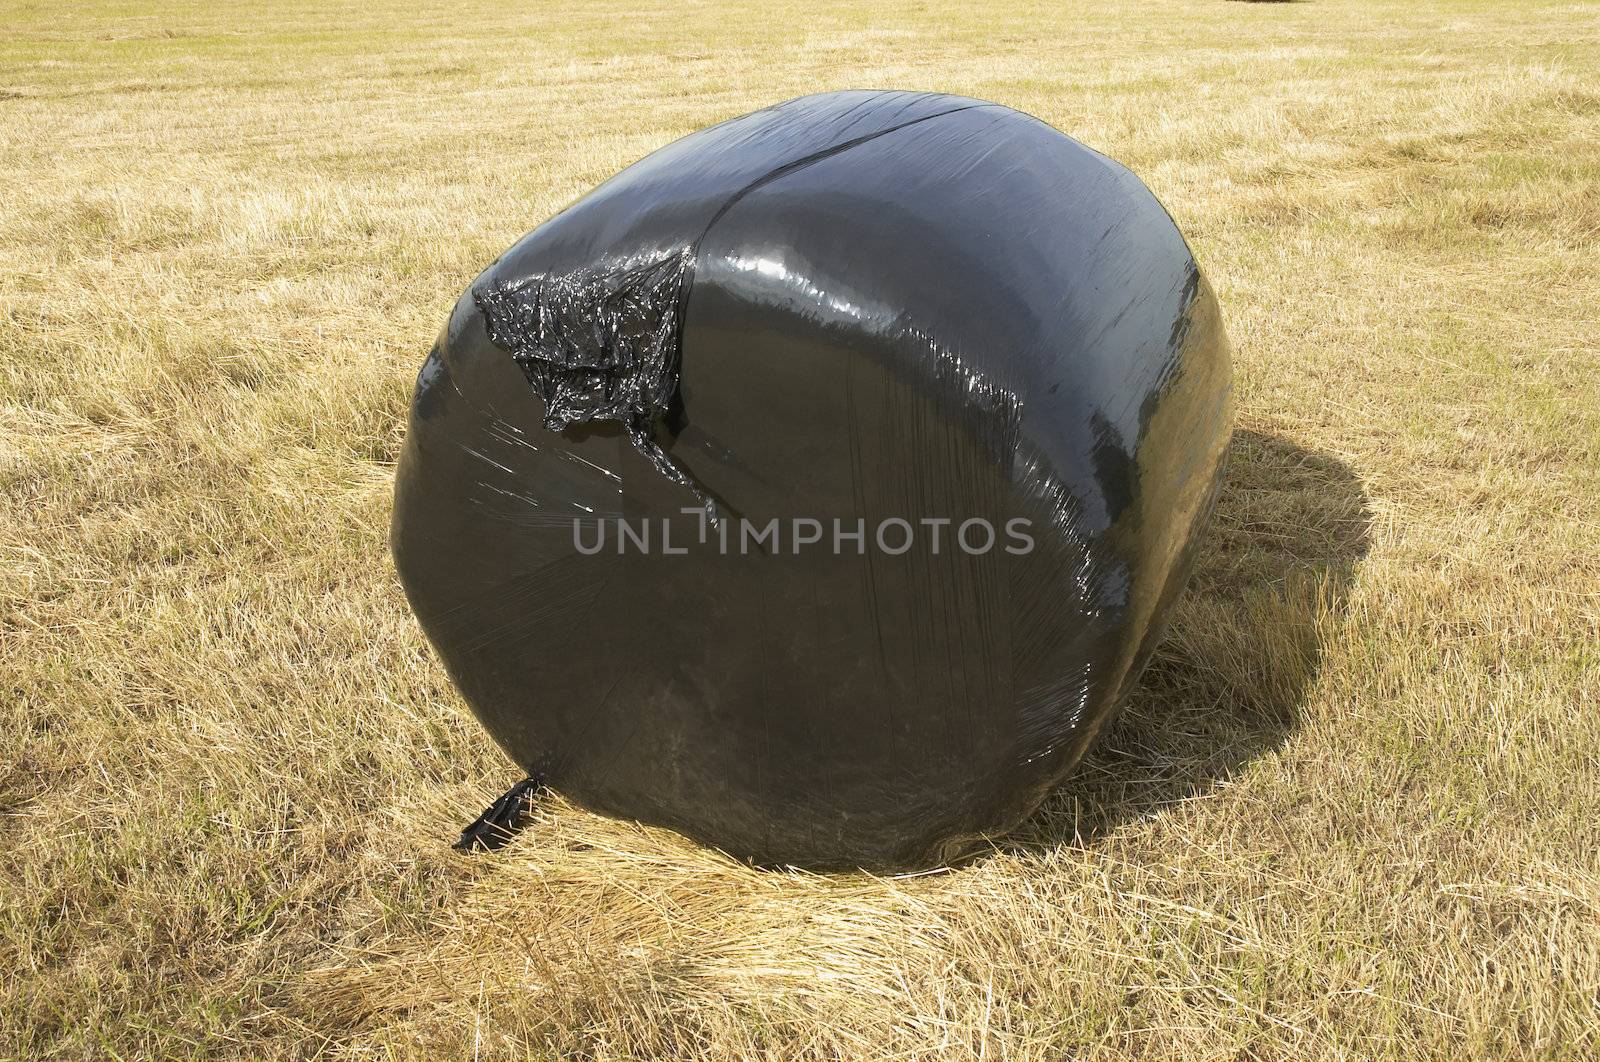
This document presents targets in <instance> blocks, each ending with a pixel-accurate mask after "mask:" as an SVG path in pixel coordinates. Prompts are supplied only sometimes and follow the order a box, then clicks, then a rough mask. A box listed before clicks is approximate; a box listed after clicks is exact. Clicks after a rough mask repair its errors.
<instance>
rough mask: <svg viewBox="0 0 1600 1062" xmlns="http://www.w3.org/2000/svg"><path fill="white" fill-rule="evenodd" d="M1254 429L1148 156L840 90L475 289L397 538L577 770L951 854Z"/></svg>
mask: <svg viewBox="0 0 1600 1062" xmlns="http://www.w3.org/2000/svg"><path fill="white" fill-rule="evenodd" d="M1230 424H1231V399H1230V383H1229V368H1228V350H1227V341H1226V339H1225V337H1224V334H1223V329H1222V325H1221V322H1220V320H1219V317H1218V312H1217V306H1216V302H1215V300H1214V298H1213V297H1212V294H1211V292H1210V289H1209V288H1208V286H1207V285H1206V283H1205V281H1204V279H1203V278H1202V277H1201V274H1200V271H1199V269H1198V267H1197V266H1196V264H1195V262H1194V259H1193V257H1192V255H1191V254H1190V252H1189V249H1188V247H1187V246H1186V245H1185V243H1184V241H1183V238H1182V237H1181V235H1180V234H1179V232H1178V230H1177V228H1176V227H1175V226H1174V224H1173V223H1172V220H1171V219H1170V218H1169V217H1168V216H1167V214H1166V212H1165V211H1164V210H1163V209H1162V208H1161V206H1160V204H1159V203H1157V202H1156V200H1155V198H1154V197H1153V196H1152V195H1151V194H1150V193H1149V191H1148V190H1146V189H1145V187H1144V186H1143V185H1142V184H1141V183H1140V182H1139V180H1138V179H1137V178H1135V177H1134V176H1133V175H1132V174H1131V173H1129V172H1128V171H1127V170H1126V169H1124V168H1123V167H1121V166H1120V165H1118V164H1117V163H1115V162H1112V161H1111V160H1109V159H1107V158H1105V157H1104V156H1101V155H1099V154H1097V153H1095V152H1093V151H1091V150H1089V149H1087V148H1085V147H1083V146H1082V145H1080V144H1078V143H1077V142H1076V141H1074V140H1072V139H1070V138H1069V137H1067V136H1065V135H1063V134H1062V133H1060V132H1058V131H1056V130H1055V129H1052V128H1051V127H1049V126H1047V125H1045V124H1044V123H1042V122H1040V121H1038V120H1036V119H1034V118H1031V117H1028V116H1026V115H1023V114H1020V113H1018V112H1016V111H1013V110H1010V109H1008V108H1006V107H1002V106H999V105H997V104H992V103H983V102H981V101H977V100H970V99H963V98H959V97H950V96H938V95H927V94H917V93H897V92H880V93H872V92H843V93H832V94H828V95H821V96H810V97H805V98H802V99H798V100H793V101H790V102H788V103H785V104H782V105H780V106H777V107H773V108H770V109H768V110H764V111H760V112H757V113H755V114H751V115H747V116H745V117H742V118H737V119H734V120H732V121H729V122H725V123H723V124H721V125H718V126H715V127H713V128H710V129H707V130H704V131H702V132H699V133H696V134H693V135H691V136H688V137H685V138H684V139H682V140H680V141H677V142H676V143H673V144H670V145H668V146H667V147H665V148H662V149H661V150H660V151H657V152H656V153H654V154H652V155H650V156H649V157H648V158H646V159H644V160H642V161H641V162H639V163H637V164H635V165H633V166H631V167H629V168H628V169H626V170H624V171H623V172H622V173H620V174H618V175H617V176H616V177H614V178H612V179H611V180H609V181H607V182H606V183H604V184H602V185H601V186H600V187H598V188H596V189H595V190H594V191H593V192H592V193H590V194H589V195H588V196H586V197H585V198H584V199H582V200H580V201H579V202H578V203H576V204H574V205H573V206H571V207H570V208H568V209H567V210H566V211H564V212H563V213H561V214H560V215H558V216H556V217H554V218H552V219H551V220H550V221H548V222H546V223H545V224H544V225H542V226H540V227H539V228H538V229H536V230H535V231H534V232H532V233H531V234H529V235H528V236H527V237H525V238H524V239H522V240H521V241H520V242H519V243H517V244H516V245H515V246H514V247H513V248H512V249H511V250H510V251H508V252H507V253H506V254H505V255H504V256H503V257H502V258H501V259H500V260H499V261H498V262H496V263H495V264H494V265H493V266H491V267H490V268H489V269H488V270H487V271H486V272H485V273H484V274H483V275H482V276H481V277H479V278H478V279H477V280H476V281H475V282H474V283H473V284H472V285H471V287H470V288H469V290H468V291H467V292H466V293H465V294H464V295H463V296H462V298H461V300H460V302H459V303H458V304H457V306H456V308H455V311H454V313H453V314H452V315H451V317H450V320H449V323H448V325H447V326H446V328H445V330H444V332H443V334H442V335H441V336H440V338H439V340H438V342H437V344H436V346H435V347H434V350H433V352H432V353H431V354H430V355H429V357H428V359H427V361H426V363H425V364H424V366H423V369H422V372H421V374H420V376H419V377H418V381H417V391H416V396H415V401H414V405H413V408H412V417H411V429H410V433H409V435H408V438H407V442H406V446H405V449H404V453H403V455H402V458H401V462H400V468H399V473H398V477H397V483H396V505H395V516H394V528H393V545H394V554H395V559H396V563H397V565H398V568H399V571H400V574H401V577H402V580H403V582H404V584H405V587H406V591H407V594H408V596H409V598H410V601H411V603H412V606H413V608H414V609H415V611H416V613H417V615H418V617H419V619H420V620H421V622H422V625H423V627H424V629H425V630H426V632H427V634H428V636H429V638H430V640H431V641H432V643H433V644H434V646H435V647H436V648H437V650H438V651H439V653H440V655H441V657H442V658H443V660H444V662H445V665H446V667H447V668H448V670H449V672H450V674H451V676H452V677H453V679H454V680H455V682H456V683H457V685H458V686H459V687H460V689H461V691H462V692H463V694H464V695H465V697H466V699H467V700H468V702H469V703H470V704H471V705H472V707H473V709H474V711H475V712H476V713H477V714H478V716H479V718H480V719H481V720H482V721H483V723H484V725H485V726H486V727H487V728H488V730H489V731H490V733H491V734H493V735H494V737H495V738H496V739H497V740H498V741H499V743H500V744H501V745H502V746H503V747H504V748H505V749H506V751H507V752H508V753H509V754H510V755H511V756H512V757H513V758H514V759H515V760H516V761H517V762H518V763H519V764H520V765H521V766H522V767H523V768H524V769H526V770H528V771H529V772H530V773H534V774H537V775H538V776H540V777H542V778H544V779H546V780H547V781H548V783H549V784H550V785H551V786H552V787H553V788H555V789H557V790H560V791H562V792H563V793H565V794H566V795H568V796H569V797H571V798H573V799H575V800H577V801H578V802H580V803H582V804H584V805H586V806H588V807H591V808H593V809H595V810H598V811H602V812H607V813H610V814H615V815H620V816H625V817H630V818H636V819H640V820H643V821H646V822H651V823H656V824H661V825H666V826H670V827H673V828H675V829H678V830H681V831H682V832H684V833H686V834H689V835H690V836H693V837H695V838H697V839H699V840H701V841H703V842H706V843H709V844H712V845H716V846H718V847H720V848H722V849H724V850H726V851H728V852H730V853H732V854H734V855H736V856H739V857H745V858H750V859H754V860H756V861H758V862H762V863H769V864H794V865H804V866H815V867H853V866H863V867H869V868H877V869H889V868H907V867H921V866H929V865H933V864H937V863H939V862H942V861H945V860H949V859H952V858H956V857H958V856H959V855H961V854H962V853H963V852H965V851H967V850H969V849H971V848H972V847H974V846H975V845H977V844H979V843H981V842H982V840H983V838H985V837H988V836H993V835H996V834H998V833H1000V832H1003V831H1004V830H1006V829H1007V828H1009V827H1010V826H1012V825H1014V824H1015V823H1016V822H1017V821H1018V820H1019V819H1020V818H1022V817H1023V816H1025V815H1026V814H1027V813H1028V812H1029V811H1030V810H1031V809H1032V808H1033V807H1034V806H1035V805H1036V804H1037V803H1038V801H1039V800H1040V799H1042V797H1043V796H1044V795H1045V794H1046V793H1047V792H1048V791H1049V790H1050V788H1051V787H1053V786H1054V785H1056V784H1057V783H1058V782H1059V781H1060V780H1061V778H1062V777H1063V776H1064V775H1065V773H1066V772H1067V771H1069V770H1070V769H1071V767H1072V766H1073V765H1074V764H1075V763H1076V762H1077V760H1078V759H1079V758H1080V757H1081V755H1082V754H1083V752H1084V750H1085V749H1086V747H1087V746H1088V744H1089V743H1090V742H1091V741H1092V740H1093V738H1094V737H1095V735H1096V734H1097V733H1098V732H1099V731H1100V730H1101V728H1102V727H1103V726H1104V725H1105V723H1106V721H1107V720H1108V719H1109V718H1110V716H1111V715H1112V713H1113V712H1114V710H1115V708H1116V707H1117V705H1118V704H1119V703H1120V701H1121V700H1122V699H1123V698H1124V697H1125V695H1126V693H1127V692H1128V690H1129V689H1130V687H1131V686H1132V684H1133V682H1134V681H1135V679H1136V678H1137V675H1138V673H1139V670H1140V668H1141V667H1142V666H1143V663H1144V661H1145V659H1146V657H1147V655H1148V653H1149V651H1150V649H1151V647H1152V646H1153V644H1154V642H1155V640H1156V638H1157V637H1158V636H1159V632H1160V629H1161V625H1162V621H1163V617H1164V615H1165V613H1166V611H1167V608H1168V606H1169V604H1170V602H1171V600H1172V598H1173V596H1174V595H1175V594H1177V593H1178V592H1179V591H1180V589H1181V587H1182V585H1183V582H1184V580H1185V578H1186V576H1187V571H1188V566H1189V562H1190V558H1191V556H1192V553H1193V545H1194V540H1195V536H1196V535H1197V533H1198V532H1199V530H1200V527H1201V525H1202V523H1203V521H1204V519H1205V517H1206V516H1207V514H1208V513H1209V510H1210V506H1211V502H1212V500H1213V498H1214V495H1215V491H1216V487H1217V484H1218V481H1219V477H1220V474H1221V463H1222V456H1223V453H1224V450H1225V448H1226V444H1227V440H1228V436H1229V433H1230ZM708 513H709V514H710V515H709V517H708V516H707V514H708ZM574 519H577V520H578V521H579V522H580V527H579V530H578V535H577V537H576V538H575V534H574V531H575V529H574ZM618 519H621V520H624V521H627V522H628V524H629V526H630V527H631V528H633V529H635V531H636V532H637V530H638V529H640V528H646V529H647V533H648V534H649V535H650V536H651V538H650V541H649V548H648V549H647V548H645V547H643V546H641V545H640V543H639V540H638V537H637V533H636V534H635V537H634V538H632V539H627V538H624V537H623V536H622V535H621V534H620V533H619V532H618V529H617V524H616V523H615V521H616V520H618ZM773 519H777V520H778V521H779V525H778V526H779V537H778V540H777V542H776V543H773V542H772V541H771V540H770V539H769V540H766V541H764V542H758V543H757V544H756V547H755V548H753V549H748V550H741V549H740V548H739V544H740V543H741V537H740V536H741V534H745V533H748V531H749V529H751V528H754V529H756V530H757V531H759V530H762V529H764V528H765V527H766V525H767V524H768V522H769V521H771V520H773ZM796 520H799V521H801V523H800V524H795V521H796ZM603 521H604V522H609V530H610V532H611V537H609V538H607V539H606V541H605V547H604V548H603V549H600V550H599V551H598V552H595V553H592V554H587V553H585V552H583V551H581V550H580V549H579V548H578V546H579V544H580V543H581V544H582V545H584V546H586V547H589V546H593V544H594V541H595V538H596V534H597V531H598V530H599V528H601V527H602V526H605V524H604V523H602V522H603ZM663 521H665V524H666V525H667V526H666V527H665V534H666V535H667V537H668V542H667V543H664V542H663V541H662V537H663V530H664V529H663ZM810 521H815V522H816V523H817V525H818V526H819V527H820V528H821V535H822V538H821V540H820V541H818V542H813V543H806V542H803V541H801V540H803V539H806V538H808V537H810V535H811V534H812V533H813V529H812V528H811V524H810ZM857 521H861V525H860V526H861V528H862V529H863V530H864V532H865V534H864V542H862V543H861V545H860V547H859V548H858V544H857V541H856V540H855V539H854V538H853V537H851V535H850V532H851V531H853V530H855V529H856V527H857ZM898 521H904V522H905V524H907V525H909V528H910V530H911V531H912V535H911V536H910V538H911V545H910V548H907V549H904V550H899V549H898V547H900V546H901V545H902V543H903V540H904V539H906V537H907V536H906V535H905V533H904V531H903V530H902V529H901V527H900V524H899V523H898ZM946 521H947V523H946ZM973 521H978V523H972V522H973ZM1016 521H1022V523H1016ZM963 524H969V525H970V528H971V529H976V530H975V531H974V532H973V533H972V534H970V535H969V536H968V538H967V539H966V540H957V537H956V536H957V533H958V530H959V529H960V528H961V526H962V525H963ZM985 525H987V526H988V527H990V528H992V529H994V541H993V544H992V546H991V547H990V548H988V549H987V550H979V549H977V548H976V547H977V546H981V545H982V543H983V540H984V537H985V536H984V535H983V534H982V528H983V526H985ZM885 527H888V528H889V529H890V532H889V534H888V535H887V536H886V538H885V539H883V540H881V541H880V540H879V538H878V536H877V535H876V534H875V531H878V530H882V529H883V528H885ZM1019 528H1020V529H1024V531H1023V533H1022V534H1020V535H1018V534H1011V533H1010V532H1011V531H1013V530H1015V529H1019ZM841 530H842V531H843V532H844V535H845V537H844V538H843V539H842V540H837V539H836V535H835V533H836V532H837V531H841ZM730 531H731V535H730V536H729V541H730V543H731V544H730V546H729V547H728V548H727V549H724V548H722V547H721V545H720V543H719V535H729V532H730ZM1023 538H1026V539H1028V540H1029V542H1030V544H1031V546H1030V548H1027V549H1023V548H1022V545H1023V541H1022V540H1023ZM619 540H620V542H621V550H620V552H619ZM702 540H703V541H702ZM968 545H971V546H973V547H974V548H971V549H969V548H966V547H967V546H968ZM835 547H837V548H835ZM668 549H671V550H682V551H683V552H668V551H667V550H668Z"/></svg>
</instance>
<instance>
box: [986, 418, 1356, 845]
mask: <svg viewBox="0 0 1600 1062" xmlns="http://www.w3.org/2000/svg"><path fill="white" fill-rule="evenodd" d="M1370 528H1371V510H1370V507H1369V505H1368V503H1367V497H1366V493H1365V492H1364V491H1363V489H1362V487H1361V483H1360V481H1359V480H1358V479H1357V477H1356V475H1355V473H1354V472H1353V471H1352V470H1351V469H1350V467H1349V466H1348V465H1347V464H1345V463H1344V462H1343V461H1340V460H1338V459H1336V458H1333V457H1330V456H1328V455H1326V454H1319V453H1316V452H1313V451H1310V450H1306V449H1304V448H1302V447H1300V446H1297V445H1295V444H1294V443H1291V442H1289V441H1287V440H1285V439H1282V438H1278V437H1276V436H1271V435H1264V434H1261V433H1259V432H1250V431H1241V432H1237V433H1236V434H1235V435H1234V438H1233V442H1232V444H1231V447H1230V449H1229V454H1228V473H1227V477H1226V480H1225V481H1224V484H1223V487H1222V491H1221V493H1220V495H1219V497H1218V499H1217V507H1216V511H1215V514H1214V515H1213V517H1212V520H1211V524H1210V526H1209V528H1208V530H1207V532H1206V538H1205V540H1204V541H1203V543H1202V545H1201V553H1200V557H1199V559H1198V561H1197V563H1196V567H1195V572H1194V577H1193V580H1192V581H1191V582H1190V584H1189V588H1188V590H1187V592H1186V593H1185V594H1184V595H1183V596H1182V597H1181V598H1180V599H1179V601H1178V603H1177V605H1176V606H1175V608H1174V611H1173V616H1172V619H1171V621H1170V623H1169V624H1168V627H1167V634H1166V637H1165V639H1164V640H1163V641H1162V643H1161V645H1160V646H1159V647H1158V649H1157V650H1156V652H1155V655H1154V656H1153V658H1152V659H1151V662H1150V666H1149V667H1148V668H1147V669H1146V670H1145V673H1144V675H1143V677H1142V679H1141V681H1140V683H1139V687H1138V689H1137V690H1136V691H1135V692H1134V694H1133V696H1132V697H1131V698H1130V699H1129V702H1128V704H1127V706H1126V707H1125V708H1124V709H1123V713H1122V715H1121V717H1120V718H1119V719H1118V721H1117V722H1116V723H1114V724H1113V725H1112V726H1111V727H1109V728H1108V729H1107V731H1106V732H1105V733H1104V734H1103V735H1102V736H1101V738H1100V740H1099V742H1098V743H1097V744H1096V746H1095V747H1094V749H1092V750H1091V751H1090V753H1089V755H1088V756H1087V757H1086V758H1085V760H1084V762H1083V764H1082V765H1081V766H1080V767H1079V768H1078V770H1077V771H1076V772H1075V773H1074V775H1073V776H1072V777H1071V778H1069V779H1068V781H1067V782H1066V784H1065V785H1064V786H1063V787H1062V788H1061V789H1059V790H1057V792H1056V793H1054V794H1053V795H1052V796H1051V797H1050V798H1049V799H1047V800H1046V801H1045V803H1044V804H1043V805H1042V806H1041V807H1040V808H1039V810H1038V811H1036V812H1035V813H1034V814H1033V816H1032V817H1030V818H1029V819H1028V821H1027V822H1025V823H1024V824H1023V825H1022V826H1021V827H1019V828H1018V829H1017V830H1016V831H1015V832H1014V833H1013V834H1012V835H1011V836H1010V837H1008V838H1007V840H1006V842H1005V843H1004V844H1003V845H1002V847H1003V848H1006V849H1016V848H1019V847H1020V848H1028V847H1037V846H1039V845H1055V844H1062V843H1077V844H1085V843H1091V842H1093V841H1094V840H1095V839H1096V838H1098V837H1100V836H1102V835H1104V834H1105V833H1107V832H1109V831H1111V830H1113V829H1115V828H1117V827H1118V826H1120V825H1122V824H1123V823H1126V822H1129V821H1132V820H1135V819H1138V818H1142V817H1145V816H1148V815H1151V814H1153V813H1154V812H1157V811H1159V810H1160V809H1161V808H1163V807H1166V806H1167V805H1169V804H1173V803H1175V802H1177V801H1181V800H1185V799H1187V798H1189V797H1192V796H1195V795H1197V794H1200V793H1204V792H1206V791H1207V790H1209V789H1211V788H1212V787H1214V786H1215V785H1217V784H1218V783H1219V782H1221V781H1224V780H1226V779H1227V778H1228V777H1230V776H1231V775H1232V774H1234V773H1235V772H1236V771H1237V770H1239V768H1240V767H1241V766H1242V765H1244V764H1245V763H1247V762H1248V761H1249V760H1250V759H1252V758H1253V757H1255V756H1258V755H1260V754H1262V753H1263V752H1267V751H1270V750H1272V749H1274V748H1277V747H1278V746H1279V745H1281V744H1282V743H1283V742H1284V741H1285V740H1286V739H1287V738H1288V736H1289V735H1290V734H1291V733H1292V732H1293V730H1294V728H1295V726H1296V725H1297V724H1298V722H1299V718H1300V712H1301V708H1302V704H1303V701H1304V698H1305V696H1306V694H1307V692H1308V690H1309V688H1310V686H1311V684H1312V682H1313V681H1314V680H1315V678H1316V676H1317V672H1318V670H1319V668H1320V666H1321V662H1322V652H1323V647H1322V637H1323V635H1324V633H1325V632H1326V630H1327V622H1328V621H1329V620H1330V619H1335V620H1336V619H1337V618H1338V616H1339V615H1340V614H1341V613H1342V612H1343V610H1344V603H1345V598H1346V595H1347V592H1348V589H1349V586H1350V582H1351V579H1352V577H1353V575H1354V572H1355V569H1356V565H1357V564H1358V563H1359V562H1360V560H1361V558H1362V557H1363V556H1365V555H1366V552H1367V549H1368V545H1369V541H1370Z"/></svg>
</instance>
